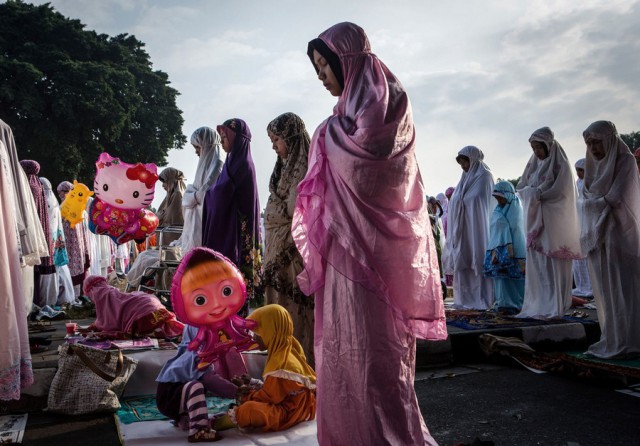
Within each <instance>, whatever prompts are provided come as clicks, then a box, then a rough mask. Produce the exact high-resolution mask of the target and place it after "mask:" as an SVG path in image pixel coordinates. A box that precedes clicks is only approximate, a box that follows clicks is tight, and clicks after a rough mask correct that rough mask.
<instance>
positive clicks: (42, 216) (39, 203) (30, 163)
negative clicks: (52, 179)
mask: <svg viewBox="0 0 640 446" xmlns="http://www.w3.org/2000/svg"><path fill="white" fill-rule="evenodd" d="M20 165H21V166H22V169H23V170H24V173H26V174H27V179H28V180H29V187H30V188H31V193H32V194H33V200H34V201H35V203H36V209H37V211H38V219H39V220H40V224H41V225H42V230H43V231H44V234H45V237H46V239H47V241H48V247H49V253H52V252H53V238H52V237H51V231H50V229H49V208H48V206H47V198H46V197H45V195H44V188H43V187H42V183H41V182H40V178H39V177H38V173H40V164H39V163H38V162H37V161H34V160H22V161H20ZM55 270H56V269H55V266H54V265H53V258H52V257H51V256H50V255H49V256H47V257H40V265H36V267H35V271H36V272H37V273H39V274H52V273H54V272H55Z"/></svg>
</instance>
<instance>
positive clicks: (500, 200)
mask: <svg viewBox="0 0 640 446" xmlns="http://www.w3.org/2000/svg"><path fill="white" fill-rule="evenodd" d="M493 198H495V199H496V201H497V202H498V205H499V206H504V205H505V204H507V199H506V198H504V197H499V196H496V195H494V196H493Z"/></svg>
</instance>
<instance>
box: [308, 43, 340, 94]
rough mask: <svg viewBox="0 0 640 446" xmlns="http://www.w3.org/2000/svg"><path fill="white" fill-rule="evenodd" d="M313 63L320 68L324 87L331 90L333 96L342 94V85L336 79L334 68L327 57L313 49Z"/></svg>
mask: <svg viewBox="0 0 640 446" xmlns="http://www.w3.org/2000/svg"><path fill="white" fill-rule="evenodd" d="M313 64H314V65H315V66H316V68H317V69H318V79H320V81H322V85H324V88H326V89H327V90H329V93H331V95H332V96H340V95H341V94H342V87H341V86H340V83H339V82H338V79H336V76H335V74H333V70H332V69H331V66H330V65H329V62H328V61H327V59H325V58H324V57H323V56H322V55H321V54H320V53H319V52H318V51H317V50H313Z"/></svg>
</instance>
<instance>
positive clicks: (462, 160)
mask: <svg viewBox="0 0 640 446" xmlns="http://www.w3.org/2000/svg"><path fill="white" fill-rule="evenodd" d="M456 161H457V162H458V164H460V167H462V170H464V171H465V172H469V167H471V161H469V158H467V157H466V156H459V157H458V158H456Z"/></svg>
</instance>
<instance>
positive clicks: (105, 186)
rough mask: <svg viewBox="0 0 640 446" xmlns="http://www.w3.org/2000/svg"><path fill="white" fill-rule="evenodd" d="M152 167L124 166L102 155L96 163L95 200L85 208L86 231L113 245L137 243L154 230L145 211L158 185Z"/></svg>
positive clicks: (155, 221) (150, 215) (152, 217)
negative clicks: (107, 239) (87, 223)
mask: <svg viewBox="0 0 640 446" xmlns="http://www.w3.org/2000/svg"><path fill="white" fill-rule="evenodd" d="M157 170H158V169H157V167H156V165H155V164H142V163H137V164H128V163H125V162H123V161H120V159H119V158H113V157H112V156H111V155H109V154H108V153H106V152H103V153H101V154H100V157H99V158H98V161H97V162H96V179H95V182H94V186H93V191H94V192H95V198H94V200H93V202H92V203H91V207H90V208H89V229H90V230H91V232H93V233H95V234H105V235H108V236H109V237H111V238H112V239H113V241H114V242H115V243H116V244H122V243H126V242H128V241H131V240H135V241H136V242H138V243H140V242H142V241H144V240H145V239H146V237H147V236H148V235H149V234H151V233H153V231H155V229H156V228H157V227H158V217H156V215H155V214H154V213H153V212H151V211H149V210H148V209H147V207H148V206H149V205H150V204H151V202H152V201H153V194H154V192H155V184H156V181H158V174H157Z"/></svg>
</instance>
